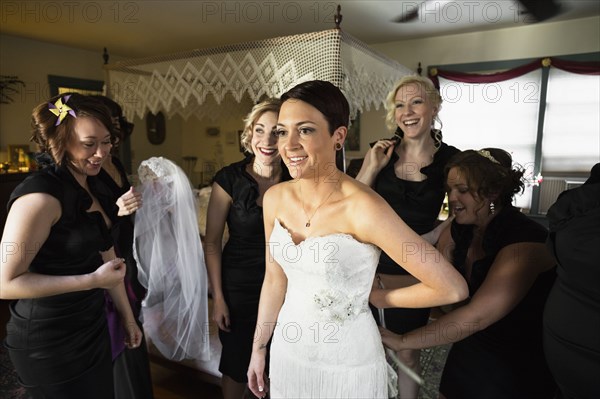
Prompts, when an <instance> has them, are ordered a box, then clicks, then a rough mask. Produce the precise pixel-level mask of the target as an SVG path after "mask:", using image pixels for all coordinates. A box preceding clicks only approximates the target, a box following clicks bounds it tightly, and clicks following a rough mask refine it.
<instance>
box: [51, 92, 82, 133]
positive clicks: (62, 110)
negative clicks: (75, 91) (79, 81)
mask: <svg viewBox="0 0 600 399" xmlns="http://www.w3.org/2000/svg"><path fill="white" fill-rule="evenodd" d="M63 98H64V99H65V102H64V103H63V101H62V100H63ZM69 98H71V96H70V95H68V96H64V97H62V98H59V99H58V100H57V101H56V102H55V103H54V104H52V103H48V109H49V110H50V112H52V113H53V114H54V115H56V116H58V119H56V123H55V124H54V126H58V125H60V123H61V122H62V121H63V119H65V116H67V114H69V115H71V116H72V117H73V118H77V115H75V111H73V108H71V107H69V106H68V105H67V101H69Z"/></svg>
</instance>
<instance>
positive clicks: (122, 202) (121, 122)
mask: <svg viewBox="0 0 600 399" xmlns="http://www.w3.org/2000/svg"><path fill="white" fill-rule="evenodd" d="M93 97H94V98H95V99H97V100H99V101H101V102H102V103H103V104H104V105H106V106H107V107H108V110H109V111H110V114H111V119H112V122H113V130H112V131H111V133H112V138H113V148H112V151H111V154H109V155H108V157H107V158H106V160H105V161H104V162H103V164H102V170H101V171H100V173H98V179H99V180H100V181H101V183H102V185H100V186H101V188H102V194H103V197H105V198H104V199H105V202H106V203H107V207H106V208H105V210H106V212H107V215H108V217H109V218H110V219H111V222H112V227H111V229H110V232H111V235H112V237H113V240H114V242H115V252H116V253H117V256H119V257H121V258H123V259H125V264H126V265H127V272H126V274H125V280H124V283H125V291H126V292H127V297H128V299H129V303H130V305H131V309H132V311H133V315H134V316H135V319H136V321H137V323H138V326H139V327H140V329H142V328H143V327H142V323H141V321H140V313H141V309H142V300H143V299H144V297H145V295H146V289H145V288H144V287H143V286H142V285H141V284H140V282H139V280H138V277H137V274H138V273H137V264H136V262H135V259H134V257H133V217H134V215H133V214H134V212H135V211H136V210H137V209H138V208H139V207H141V206H142V195H141V194H140V193H138V192H136V191H134V189H133V187H132V186H131V184H130V183H129V180H128V179H127V173H126V171H125V167H124V166H123V164H122V163H121V161H120V160H119V158H117V157H116V156H115V155H114V154H116V153H117V152H118V151H116V150H117V149H118V146H119V144H121V142H122V141H123V140H124V139H126V138H127V137H128V136H129V135H131V133H132V131H133V124H131V123H129V122H127V120H126V119H125V117H124V116H123V109H122V108H121V106H120V105H119V104H117V103H116V102H114V101H113V100H111V99H110V98H108V97H105V96H93ZM105 298H106V315H107V317H108V331H109V333H110V337H111V347H112V357H113V377H114V382H115V399H152V398H153V397H154V393H153V391H152V378H151V374H150V362H149V360H148V348H147V346H146V340H145V339H144V337H142V343H141V345H140V346H139V347H137V348H135V349H127V348H126V347H125V341H124V335H125V329H124V328H123V325H122V323H121V319H120V317H119V314H118V312H117V309H116V307H115V306H114V303H113V301H112V299H111V298H110V296H109V295H105Z"/></svg>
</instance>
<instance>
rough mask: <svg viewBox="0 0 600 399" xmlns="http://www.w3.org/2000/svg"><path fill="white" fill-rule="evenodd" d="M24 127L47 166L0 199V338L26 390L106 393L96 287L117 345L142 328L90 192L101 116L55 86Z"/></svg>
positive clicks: (132, 339)
mask: <svg viewBox="0 0 600 399" xmlns="http://www.w3.org/2000/svg"><path fill="white" fill-rule="evenodd" d="M32 126H33V138H32V140H33V141H35V142H36V143H37V144H38V145H39V146H40V150H41V151H42V158H43V160H44V161H46V162H47V163H48V165H47V166H46V167H44V168H43V169H42V170H40V171H39V172H36V173H35V174H33V175H32V176H29V177H28V178H27V179H25V180H24V181H23V183H21V184H20V185H19V186H18V187H17V188H16V189H15V190H14V191H13V193H12V195H11V198H10V200H9V204H8V206H9V208H10V210H9V213H8V218H7V221H6V225H5V227H4V235H3V236H2V248H3V250H2V253H3V256H4V257H5V258H4V259H3V262H2V267H1V268H0V297H1V298H2V299H16V300H17V301H15V302H13V303H11V306H10V311H11V318H10V320H9V322H8V325H7V337H6V341H5V345H6V347H7V348H8V351H9V355H10V358H11V361H12V362H13V364H14V366H15V369H16V370H17V373H18V375H19V379H20V381H21V383H22V384H23V386H25V387H26V388H27V390H28V391H29V393H30V394H31V396H32V397H33V398H61V399H63V398H73V399H75V398H82V397H85V398H98V399H104V398H112V397H113V374H112V362H111V360H112V359H111V348H110V339H109V334H108V330H107V322H106V316H105V313H104V292H105V290H108V292H109V294H110V296H111V298H112V300H113V302H114V304H115V306H116V308H117V310H118V311H119V313H120V317H121V318H122V321H123V325H124V327H125V338H124V339H125V342H126V345H127V346H128V347H130V348H133V347H137V346H139V345H140V342H141V338H142V334H141V330H140V329H139V327H138V325H137V324H136V321H135V318H134V316H133V313H132V311H131V307H130V306H129V302H128V301H127V296H126V294H125V289H124V285H123V277H124V276H125V264H124V263H123V259H120V258H119V259H115V258H116V255H115V251H114V248H113V242H112V238H111V235H110V232H109V228H110V225H111V220H110V218H109V217H108V216H107V214H106V212H105V211H104V209H107V206H109V205H108V204H104V203H101V200H100V199H99V198H100V197H99V196H98V195H97V188H96V186H97V184H96V183H97V181H96V180H95V177H96V175H97V174H98V173H99V172H100V169H101V167H102V163H103V162H104V161H105V160H106V157H107V155H108V153H109V152H110V149H111V137H110V126H111V120H110V115H109V114H108V112H107V110H106V107H104V106H103V105H102V104H100V103H98V101H96V100H94V99H91V98H89V97H87V96H82V95H79V94H70V95H61V96H57V97H54V98H52V99H50V101H49V102H47V103H42V104H40V105H39V106H37V107H36V108H35V109H34V110H33V114H32ZM40 159H41V158H40ZM5 248H7V249H8V250H7V251H6V252H5V251H4V249H5Z"/></svg>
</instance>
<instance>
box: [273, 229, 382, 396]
mask: <svg viewBox="0 0 600 399" xmlns="http://www.w3.org/2000/svg"><path fill="white" fill-rule="evenodd" d="M269 247H270V252H271V255H272V256H273V258H274V259H275V261H277V263H278V264H279V265H280V266H281V267H282V268H283V270H284V272H285V274H286V276H287V280H288V283H287V292H286V296H285V302H284V304H283V306H282V308H281V311H280V312H279V317H278V319H277V324H276V327H275V330H274V332H273V340H272V344H271V352H270V353H271V355H270V356H271V357H270V364H269V377H270V392H271V398H273V399H275V398H295V399H296V398H387V363H386V360H385V354H384V349H383V345H382V343H381V336H380V334H379V331H378V329H377V325H376V323H375V321H374V319H373V316H372V314H371V311H370V310H369V306H368V298H369V293H370V291H371V287H372V283H373V277H374V275H375V269H376V267H377V263H378V261H379V254H380V252H381V251H380V250H379V248H377V247H375V246H373V245H371V244H365V243H361V242H359V241H357V240H356V239H354V238H353V237H352V236H351V235H349V234H343V233H335V234H329V235H326V236H320V237H309V238H307V239H306V240H304V241H302V242H300V243H299V244H298V245H295V244H294V242H293V241H292V238H291V235H290V234H289V232H288V231H287V230H286V229H285V228H284V227H283V226H282V225H281V224H280V223H279V221H278V220H275V226H274V228H273V232H272V234H271V237H270V240H269Z"/></svg>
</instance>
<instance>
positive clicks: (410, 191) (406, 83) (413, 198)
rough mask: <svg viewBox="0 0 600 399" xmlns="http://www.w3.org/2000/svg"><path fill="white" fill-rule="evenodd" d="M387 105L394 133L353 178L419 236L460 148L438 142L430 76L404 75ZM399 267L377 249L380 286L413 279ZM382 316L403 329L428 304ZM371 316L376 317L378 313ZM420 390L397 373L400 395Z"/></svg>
mask: <svg viewBox="0 0 600 399" xmlns="http://www.w3.org/2000/svg"><path fill="white" fill-rule="evenodd" d="M385 104H386V109H387V115H386V124H387V125H388V128H390V130H394V129H395V131H396V133H395V138H394V139H390V140H379V141H377V142H376V143H375V145H374V146H373V147H372V148H371V149H370V150H369V151H368V152H367V154H366V156H365V159H364V162H363V165H362V167H361V169H360V172H359V173H358V175H357V176H356V179H357V180H359V181H361V182H363V183H365V184H367V185H369V186H371V187H372V188H373V189H374V190H375V191H376V192H377V193H378V194H379V195H381V196H382V197H383V198H384V199H385V200H386V201H387V203H388V204H389V205H390V206H391V207H392V208H393V209H394V211H395V212H396V213H397V214H398V216H400V217H401V218H402V220H404V222H405V223H406V224H407V225H408V226H409V227H410V228H411V229H413V230H414V231H415V232H416V233H417V234H421V235H422V234H425V233H427V232H429V231H431V230H432V229H433V228H434V227H435V223H436V221H437V218H438V215H439V213H440V209H441V206H442V202H443V200H444V194H445V192H444V191H445V190H444V166H445V165H446V162H447V161H448V159H450V157H451V156H452V155H454V154H456V153H457V152H458V149H456V148H455V147H452V146H449V145H447V144H446V143H444V142H442V132H441V131H440V130H439V129H436V128H435V127H434V122H435V121H438V122H440V121H439V117H438V113H439V111H440V108H441V105H442V98H441V97H440V95H439V93H438V91H437V90H436V88H435V87H434V85H433V83H432V82H431V80H429V79H428V78H424V77H421V76H416V75H414V76H412V75H411V76H405V77H404V78H402V79H401V80H400V81H398V82H397V83H396V84H395V85H394V88H393V89H392V90H391V91H390V92H389V94H388V96H387V99H386V103H385ZM440 124H441V123H440ZM434 244H435V243H434ZM398 266H402V265H398V264H397V263H396V262H395V261H394V260H393V259H392V258H391V257H390V256H389V255H388V254H387V253H385V252H384V253H382V254H381V258H380V259H379V265H378V266H377V273H378V276H379V277H380V278H381V281H382V282H383V284H384V286H386V287H392V286H397V285H398V283H400V284H403V285H407V284H412V283H414V282H415V280H414V278H412V277H411V276H410V275H409V273H408V272H407V271H406V270H404V269H403V268H402V267H398ZM398 276H402V277H401V278H400V279H398ZM384 315H385V316H384V317H385V325H386V326H387V328H389V329H390V330H391V331H394V332H396V333H405V332H408V331H410V330H414V329H415V328H418V327H422V326H424V325H425V324H427V321H428V318H429V308H423V309H405V308H394V309H386V310H385V311H384ZM374 316H375V318H376V319H378V313H376V312H374ZM397 355H398V357H399V358H400V359H402V360H403V362H404V363H405V364H406V365H408V366H409V367H411V368H412V369H414V370H415V371H419V370H420V364H419V355H420V351H418V350H403V351H401V352H398V353H397ZM418 389H419V386H418V385H417V384H416V383H415V382H414V380H412V379H411V378H410V377H408V375H406V374H404V373H403V372H400V373H399V375H398V392H399V397H400V399H413V398H416V397H417V395H418Z"/></svg>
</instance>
